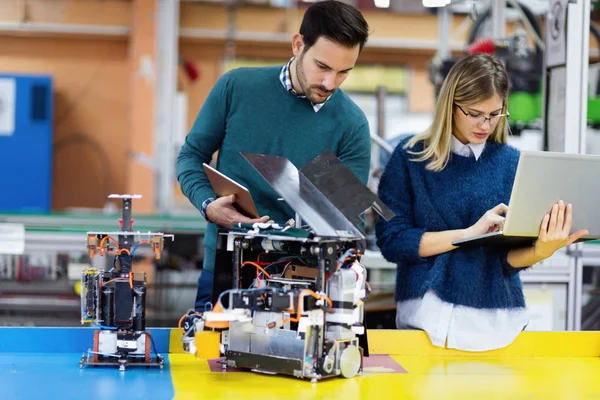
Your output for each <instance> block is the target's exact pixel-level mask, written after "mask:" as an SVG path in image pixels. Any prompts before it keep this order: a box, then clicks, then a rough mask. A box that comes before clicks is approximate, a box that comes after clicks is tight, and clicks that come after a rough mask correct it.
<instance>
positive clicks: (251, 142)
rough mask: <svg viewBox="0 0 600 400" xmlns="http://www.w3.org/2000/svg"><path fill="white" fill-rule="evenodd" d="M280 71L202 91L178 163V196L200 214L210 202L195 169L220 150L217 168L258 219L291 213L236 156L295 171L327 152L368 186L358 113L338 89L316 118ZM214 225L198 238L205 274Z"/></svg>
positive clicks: (366, 145)
mask: <svg viewBox="0 0 600 400" xmlns="http://www.w3.org/2000/svg"><path fill="white" fill-rule="evenodd" d="M280 70H281V68H280V67H264V68H239V69H235V70H233V71H230V72H228V73H226V74H225V75H223V76H222V77H221V78H220V79H219V80H218V82H217V83H216V84H215V86H214V87H213V89H212V90H211V92H210V93H209V95H208V97H207V99H206V101H205V103H204V105H203V106H202V109H201V110H200V113H199V114H198V116H197V118H196V121H195V122H194V125H193V126H192V129H191V131H190V132H189V134H188V136H187V138H186V141H185V144H184V145H183V147H182V148H181V151H180V153H179V156H178V158H177V179H178V180H179V183H180V185H181V190H182V192H183V194H184V195H185V196H186V197H187V198H188V199H189V200H190V201H191V202H192V204H193V205H194V206H195V207H196V208H198V209H199V210H200V209H201V207H202V202H203V201H204V200H206V199H208V198H209V197H215V193H214V192H213V190H212V188H211V185H210V182H209V181H208V178H207V176H206V174H205V172H204V170H203V168H202V163H204V162H205V163H209V162H210V160H211V157H212V155H213V153H214V152H215V151H217V150H219V156H218V160H217V169H218V170H219V171H221V172H222V173H224V174H225V175H227V176H229V177H230V178H232V179H234V180H236V181H238V182H239V183H241V184H242V185H244V186H246V187H247V188H248V189H249V190H250V193H251V194H252V197H253V199H254V201H255V203H256V207H257V208H258V212H259V213H260V214H261V215H269V216H270V217H271V219H273V220H274V221H275V222H277V223H282V224H283V223H285V222H286V221H287V220H288V219H289V218H293V217H294V216H295V212H294V211H293V210H292V209H291V208H290V207H289V206H287V205H286V204H285V203H284V202H282V201H278V200H277V199H278V198H279V197H280V196H279V195H278V194H277V193H276V192H275V191H274V190H273V189H271V187H270V186H269V185H268V184H267V183H266V182H265V181H264V179H263V178H262V177H261V176H260V175H259V174H258V173H257V172H256V171H255V170H254V168H253V167H252V166H251V165H250V164H249V163H248V162H247V161H246V159H244V158H243V157H242V155H241V154H240V152H248V153H259V154H267V155H277V156H283V157H286V158H288V159H289V160H290V161H291V162H292V163H293V164H294V165H295V166H296V167H297V168H300V167H302V166H303V165H304V164H306V163H307V162H309V161H310V160H312V159H313V158H315V157H316V156H318V155H319V154H321V153H322V152H323V151H325V150H330V151H332V152H333V153H334V154H336V156H337V157H338V158H340V160H342V162H344V164H345V165H346V166H347V167H348V168H350V170H352V172H354V174H355V175H356V176H357V177H358V178H359V179H360V180H361V181H362V182H363V183H365V184H366V183H367V180H368V175H369V167H370V156H371V144H370V133H369V124H368V121H367V119H366V117H365V115H364V113H363V112H362V110H361V109H360V108H359V107H358V106H357V105H356V104H355V103H354V102H353V101H352V100H350V98H348V96H347V95H346V94H345V93H344V92H342V91H341V90H339V89H338V90H337V91H336V92H335V93H334V94H333V95H332V96H331V97H330V98H329V100H327V102H326V103H325V105H324V106H323V107H322V108H321V109H320V110H319V111H318V112H315V111H314V109H313V107H312V105H311V103H310V101H309V100H307V99H305V98H299V97H296V96H294V95H293V94H291V93H288V92H287V91H286V89H285V88H284V86H283V85H282V83H281V81H280V78H279V73H280ZM216 232H217V228H216V226H215V224H212V223H209V224H208V227H207V230H206V233H205V238H204V241H205V254H204V257H205V259H204V268H205V269H207V270H210V271H212V270H214V253H215V246H216Z"/></svg>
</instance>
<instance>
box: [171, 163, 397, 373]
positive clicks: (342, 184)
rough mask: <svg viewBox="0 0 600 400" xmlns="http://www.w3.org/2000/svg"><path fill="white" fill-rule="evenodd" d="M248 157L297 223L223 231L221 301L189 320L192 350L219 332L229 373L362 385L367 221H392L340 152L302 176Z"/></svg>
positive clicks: (186, 337) (185, 326)
mask: <svg viewBox="0 0 600 400" xmlns="http://www.w3.org/2000/svg"><path fill="white" fill-rule="evenodd" d="M242 155H243V156H244V157H245V158H246V159H247V160H248V161H249V163H250V164H251V165H252V166H253V167H254V169H255V170H256V171H257V172H258V173H259V174H261V175H262V177H263V178H264V179H265V181H266V182H267V183H268V184H269V185H270V186H271V187H272V188H273V189H274V191H275V192H277V193H278V194H279V195H280V196H281V197H282V198H283V200H285V201H286V203H287V204H288V205H289V206H290V208H291V209H292V210H293V211H295V212H296V221H295V222H294V226H292V225H291V224H289V225H288V224H285V225H279V224H276V223H265V224H260V223H254V224H244V223H236V224H234V225H233V229H231V230H221V231H220V232H219V235H218V237H217V246H216V249H217V252H216V256H215V257H216V260H215V271H214V281H213V299H212V301H211V303H210V304H208V305H207V306H208V307H207V309H206V310H204V311H202V310H198V311H191V312H189V313H188V314H187V315H184V316H183V317H182V319H181V321H180V328H181V330H182V331H183V335H182V338H181V341H182V343H183V349H184V351H185V352H187V353H194V352H195V351H196V350H198V349H200V348H201V346H206V343H203V342H198V343H196V338H197V337H203V336H200V335H202V334H203V333H205V332H206V331H212V332H213V333H216V332H218V333H220V342H219V354H221V355H223V358H222V359H221V360H219V361H220V362H221V365H222V368H223V369H227V368H240V369H245V370H250V371H254V372H259V373H265V374H282V375H288V376H293V377H296V378H301V379H310V380H311V382H313V383H315V382H317V381H319V380H321V379H324V378H330V377H338V376H341V377H344V378H353V377H355V376H357V375H358V374H360V373H361V372H362V367H363V357H367V356H368V341H367V330H366V329H365V328H366V324H365V318H364V317H365V316H364V303H365V300H366V299H367V296H368V295H369V293H370V292H371V288H370V285H369V283H368V282H367V269H366V267H365V266H364V265H362V264H361V262H360V260H361V257H362V254H363V253H364V249H365V247H366V246H365V236H364V234H363V232H362V231H361V230H360V225H361V222H362V219H361V218H360V214H361V213H362V212H364V211H365V210H366V209H368V208H369V207H373V208H374V209H375V211H376V212H377V213H379V214H380V215H381V216H382V217H383V218H385V219H387V220H389V219H390V218H392V217H393V216H394V214H393V212H392V211H391V210H390V209H389V208H387V207H386V206H385V204H383V203H382V202H381V201H380V200H379V199H378V198H377V196H376V195H375V194H374V193H372V192H371V191H370V189H369V188H368V187H366V186H365V185H364V184H363V183H362V182H361V181H360V180H359V179H358V178H357V177H356V176H355V175H354V174H353V173H352V172H351V171H350V170H349V169H348V168H347V167H346V166H345V165H344V164H343V163H342V162H341V161H340V160H339V159H338V158H337V157H336V156H335V155H334V154H333V153H331V152H325V153H323V154H321V155H320V156H318V157H317V158H315V159H314V160H313V161H311V162H309V163H308V164H306V165H305V166H303V167H302V168H301V169H300V170H298V169H297V168H296V167H295V166H294V165H293V164H292V163H291V162H290V161H289V160H288V159H286V158H284V157H277V156H270V155H264V154H248V153H242ZM302 222H305V223H306V227H307V228H304V227H303V224H302ZM213 305H214V307H211V306H213ZM211 336H212V337H215V336H216V335H212V334H211ZM204 337H206V336H204Z"/></svg>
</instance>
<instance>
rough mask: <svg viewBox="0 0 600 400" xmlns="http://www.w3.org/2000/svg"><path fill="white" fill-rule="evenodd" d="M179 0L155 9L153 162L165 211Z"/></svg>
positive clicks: (172, 155)
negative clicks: (155, 66)
mask: <svg viewBox="0 0 600 400" xmlns="http://www.w3.org/2000/svg"><path fill="white" fill-rule="evenodd" d="M179 3H180V0H158V6H157V10H156V30H157V32H156V47H157V48H156V64H157V68H156V111H155V113H156V114H155V115H156V119H155V131H154V135H155V136H154V139H155V140H154V166H155V171H154V175H155V194H156V200H155V201H156V204H155V206H156V212H158V213H169V212H170V211H171V209H172V206H173V198H174V194H173V182H174V181H175V160H176V158H177V150H178V149H177V148H176V143H175V132H174V127H175V124H174V122H173V110H174V107H175V94H176V91H177V65H178V64H179V63H178V58H179Z"/></svg>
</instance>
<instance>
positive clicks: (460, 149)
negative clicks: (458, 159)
mask: <svg viewBox="0 0 600 400" xmlns="http://www.w3.org/2000/svg"><path fill="white" fill-rule="evenodd" d="M451 146H452V147H451V150H452V152H453V153H456V154H458V155H461V156H465V157H470V156H475V160H479V157H480V156H481V153H483V148H484V147H485V142H483V143H478V144H474V143H467V144H463V143H461V141H460V140H458V139H457V138H456V136H454V135H452V145H451Z"/></svg>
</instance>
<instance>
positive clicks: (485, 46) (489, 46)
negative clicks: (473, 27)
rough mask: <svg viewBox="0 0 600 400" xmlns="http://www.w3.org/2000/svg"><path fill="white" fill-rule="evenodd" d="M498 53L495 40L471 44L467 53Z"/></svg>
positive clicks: (484, 40) (481, 40)
mask: <svg viewBox="0 0 600 400" xmlns="http://www.w3.org/2000/svg"><path fill="white" fill-rule="evenodd" d="M495 52H496V46H495V45H494V39H480V40H478V41H476V42H475V43H473V44H471V45H470V46H469V48H468V50H467V53H469V54H474V53H486V54H494V53H495Z"/></svg>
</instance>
